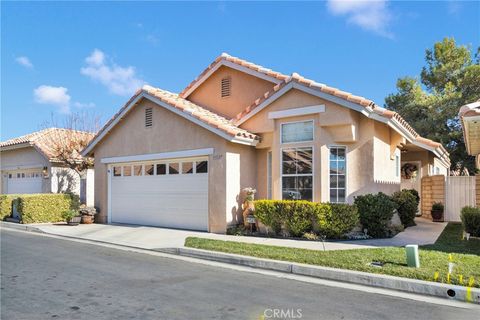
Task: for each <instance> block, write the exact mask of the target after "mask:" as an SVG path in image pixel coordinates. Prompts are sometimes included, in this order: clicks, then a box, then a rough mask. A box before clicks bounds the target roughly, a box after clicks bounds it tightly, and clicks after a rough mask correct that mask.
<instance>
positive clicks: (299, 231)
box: [254, 200, 359, 238]
mask: <svg viewBox="0 0 480 320" xmlns="http://www.w3.org/2000/svg"><path fill="white" fill-rule="evenodd" d="M254 214H255V217H256V218H257V219H258V220H259V221H260V222H261V223H263V224H264V225H265V226H266V227H268V228H270V229H271V230H272V231H273V232H274V233H275V234H279V233H280V231H281V229H282V226H284V227H285V229H286V231H287V232H288V233H289V234H290V235H292V236H294V237H302V236H304V235H305V234H309V233H311V232H312V230H313V229H315V231H316V232H319V233H321V234H322V235H325V236H326V237H328V238H339V237H341V236H342V235H343V234H345V233H347V232H349V231H351V230H352V229H353V228H354V227H355V226H356V225H357V224H358V221H359V220H358V212H357V209H356V207H355V206H352V205H348V204H330V203H315V202H310V201H294V200H257V201H255V213H254Z"/></svg>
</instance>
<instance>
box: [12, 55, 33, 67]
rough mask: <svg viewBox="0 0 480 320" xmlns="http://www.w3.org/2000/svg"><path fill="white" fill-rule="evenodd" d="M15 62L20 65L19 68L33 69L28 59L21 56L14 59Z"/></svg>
mask: <svg viewBox="0 0 480 320" xmlns="http://www.w3.org/2000/svg"><path fill="white" fill-rule="evenodd" d="M15 61H16V62H17V63H18V64H19V65H21V66H24V67H25V68H29V69H31V68H33V64H32V62H31V61H30V59H28V57H25V56H21V57H16V58H15Z"/></svg>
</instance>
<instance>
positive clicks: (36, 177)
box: [7, 171, 43, 194]
mask: <svg viewBox="0 0 480 320" xmlns="http://www.w3.org/2000/svg"><path fill="white" fill-rule="evenodd" d="M7 179H8V180H7V193H8V194H25V193H42V181H43V178H42V175H41V173H40V172H31V171H18V172H10V173H8V178H7Z"/></svg>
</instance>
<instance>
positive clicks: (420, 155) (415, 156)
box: [402, 150, 434, 177]
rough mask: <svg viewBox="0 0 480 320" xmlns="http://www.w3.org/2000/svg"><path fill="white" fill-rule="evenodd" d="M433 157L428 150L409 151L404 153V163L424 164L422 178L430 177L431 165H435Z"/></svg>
mask: <svg viewBox="0 0 480 320" xmlns="http://www.w3.org/2000/svg"><path fill="white" fill-rule="evenodd" d="M433 158H434V157H433V156H431V155H430V154H429V152H428V151H427V150H422V151H408V152H405V153H402V162H406V161H420V162H421V164H422V170H421V177H426V176H428V175H430V172H429V170H430V168H429V165H432V164H433Z"/></svg>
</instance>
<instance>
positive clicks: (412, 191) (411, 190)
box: [402, 189, 420, 206]
mask: <svg viewBox="0 0 480 320" xmlns="http://www.w3.org/2000/svg"><path fill="white" fill-rule="evenodd" d="M402 191H408V192H410V193H411V194H412V195H413V196H414V197H415V200H416V201H417V206H418V205H419V204H420V194H419V193H418V191H417V190H415V189H403V190H402Z"/></svg>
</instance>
